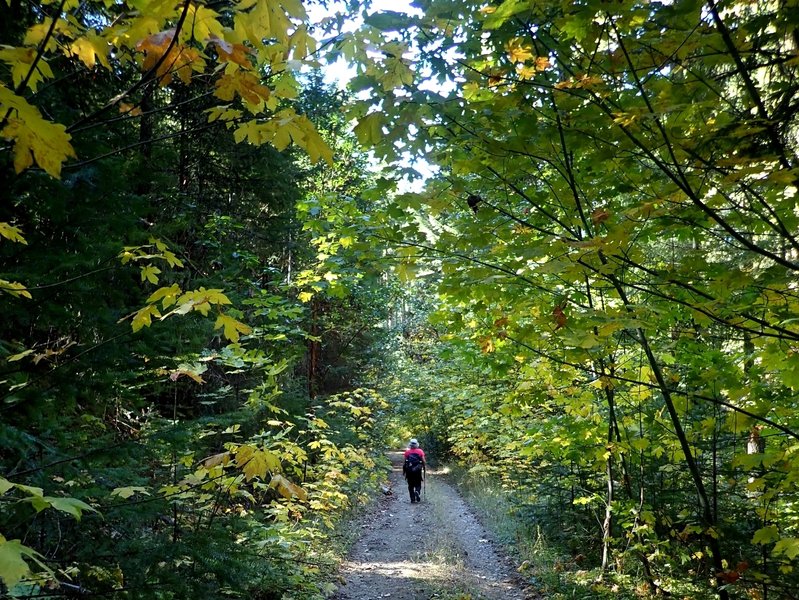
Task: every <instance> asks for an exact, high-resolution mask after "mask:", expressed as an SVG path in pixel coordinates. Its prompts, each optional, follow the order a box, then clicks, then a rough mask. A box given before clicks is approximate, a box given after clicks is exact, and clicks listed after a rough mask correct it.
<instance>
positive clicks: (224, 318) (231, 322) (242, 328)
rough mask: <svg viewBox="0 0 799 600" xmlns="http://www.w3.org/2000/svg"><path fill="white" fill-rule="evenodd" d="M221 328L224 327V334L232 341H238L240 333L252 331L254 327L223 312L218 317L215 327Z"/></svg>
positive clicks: (246, 333) (245, 333)
mask: <svg viewBox="0 0 799 600" xmlns="http://www.w3.org/2000/svg"><path fill="white" fill-rule="evenodd" d="M220 328H224V330H223V332H224V336H225V337H226V338H227V339H229V340H230V341H231V342H238V341H239V334H240V333H241V334H244V335H248V334H250V333H252V327H250V326H249V325H246V324H244V323H242V322H241V321H237V320H236V319H234V318H233V317H230V316H228V315H226V314H224V313H221V314H220V315H219V316H218V317H217V318H216V323H215V324H214V329H220Z"/></svg>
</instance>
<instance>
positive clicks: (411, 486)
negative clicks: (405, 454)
mask: <svg viewBox="0 0 799 600" xmlns="http://www.w3.org/2000/svg"><path fill="white" fill-rule="evenodd" d="M408 494H410V496H411V502H415V501H416V492H415V491H414V481H413V477H411V475H410V474H409V475H408Z"/></svg>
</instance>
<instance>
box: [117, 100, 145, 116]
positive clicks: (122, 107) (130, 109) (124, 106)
mask: <svg viewBox="0 0 799 600" xmlns="http://www.w3.org/2000/svg"><path fill="white" fill-rule="evenodd" d="M119 112H120V113H122V114H123V115H128V116H129V117H140V116H141V115H142V110H141V108H140V107H138V106H133V105H132V104H128V103H127V102H120V103H119Z"/></svg>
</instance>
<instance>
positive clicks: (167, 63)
mask: <svg viewBox="0 0 799 600" xmlns="http://www.w3.org/2000/svg"><path fill="white" fill-rule="evenodd" d="M174 37H175V30H174V29H167V30H165V31H159V32H157V33H154V34H152V35H149V36H147V37H145V38H144V39H142V40H140V41H139V42H138V43H137V44H136V50H138V51H139V52H142V53H143V54H144V60H143V61H142V69H143V70H144V71H150V70H151V69H153V68H155V66H156V65H158V69H157V71H156V75H157V76H158V79H159V84H160V85H161V86H162V87H163V86H166V85H169V84H170V83H171V82H172V75H173V73H175V74H177V76H178V77H179V78H180V80H181V81H182V82H183V83H185V84H187V85H188V84H189V83H190V82H191V77H192V73H193V72H195V71H197V72H201V71H203V70H204V68H205V60H204V59H203V58H202V56H201V55H200V53H199V51H198V50H196V49H194V48H189V47H188V46H185V45H184V44H181V43H177V44H173V43H172V40H173V39H174ZM165 53H166V57H165V58H164V60H163V61H161V58H162V57H163V56H164V54H165ZM159 62H160V64H159Z"/></svg>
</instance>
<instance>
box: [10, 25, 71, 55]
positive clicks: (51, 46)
mask: <svg viewBox="0 0 799 600" xmlns="http://www.w3.org/2000/svg"><path fill="white" fill-rule="evenodd" d="M52 23H53V19H52V17H47V18H45V19H44V20H43V21H42V22H41V23H37V24H36V25H32V26H31V27H29V28H28V30H27V31H26V32H25V38H24V39H23V40H22V43H23V44H24V45H25V46H31V47H37V46H39V45H40V44H41V43H42V41H44V39H45V37H47V35H48V33H49V31H50V27H51V26H52ZM59 35H63V36H65V37H72V36H73V35H74V33H73V32H72V30H71V28H70V25H69V23H67V21H65V20H64V19H58V20H57V21H56V23H55V26H54V27H53V35H50V37H49V38H47V45H46V46H45V48H44V49H45V51H47V52H52V51H53V50H55V49H56V48H57V47H58V37H59Z"/></svg>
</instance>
